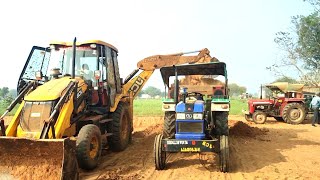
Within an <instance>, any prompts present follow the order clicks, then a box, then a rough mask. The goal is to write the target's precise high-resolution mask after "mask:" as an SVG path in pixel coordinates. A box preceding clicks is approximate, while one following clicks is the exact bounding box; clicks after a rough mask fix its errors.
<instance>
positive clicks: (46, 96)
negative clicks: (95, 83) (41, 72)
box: [6, 77, 87, 139]
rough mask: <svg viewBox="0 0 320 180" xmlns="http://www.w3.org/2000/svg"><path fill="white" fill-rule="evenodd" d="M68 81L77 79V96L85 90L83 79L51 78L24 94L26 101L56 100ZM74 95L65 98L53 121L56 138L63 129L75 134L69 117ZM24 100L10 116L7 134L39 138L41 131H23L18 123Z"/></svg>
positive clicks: (72, 107) (63, 131)
mask: <svg viewBox="0 0 320 180" xmlns="http://www.w3.org/2000/svg"><path fill="white" fill-rule="evenodd" d="M70 81H78V89H77V96H78V95H81V94H82V93H83V92H85V91H86V90H87V85H86V84H85V82H84V80H83V79H81V78H76V79H70V77H64V78H60V79H54V80H51V81H49V82H47V83H45V84H43V85H42V86H39V87H37V88H36V89H35V90H34V91H33V92H31V93H30V94H29V95H27V96H26V98H25V99H26V100H27V101H50V100H56V99H57V98H60V97H62V96H63V95H64V93H65V91H64V90H65V89H66V87H67V86H68V84H69V82H70ZM73 98H74V95H73V94H71V95H70V97H69V98H68V99H67V100H68V101H67V102H65V103H64V104H63V105H62V107H61V109H60V113H59V116H58V118H57V120H56V123H55V126H54V127H55V132H56V134H55V136H56V138H57V139H59V138H62V136H63V135H64V133H65V131H66V130H67V129H68V132H67V133H68V135H71V134H72V135H74V134H75V128H71V124H70V119H71V115H72V112H73V109H74V104H73ZM24 104H25V101H22V103H21V105H20V106H19V108H18V110H17V111H16V113H15V116H14V117H13V118H12V121H11V123H10V125H9V126H8V128H7V130H6V134H7V136H14V137H24V138H31V139H39V138H40V134H41V132H25V131H24V130H23V129H22V128H21V126H20V125H19V122H20V115H21V112H22V109H23V107H24ZM83 108H84V105H80V106H79V108H78V109H77V112H80V111H82V110H83ZM44 120H47V119H44ZM52 138H53V136H52V132H51V131H50V132H49V139H52Z"/></svg>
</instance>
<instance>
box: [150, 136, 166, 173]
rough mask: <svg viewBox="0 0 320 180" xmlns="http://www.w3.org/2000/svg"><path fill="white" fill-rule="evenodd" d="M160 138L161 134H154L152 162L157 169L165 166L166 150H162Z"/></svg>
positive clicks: (161, 137)
mask: <svg viewBox="0 0 320 180" xmlns="http://www.w3.org/2000/svg"><path fill="white" fill-rule="evenodd" d="M162 139H163V135H162V134H158V135H156V137H155V139H154V145H153V152H154V164H155V168H156V169H157V170H163V169H164V168H165V167H166V152H165V151H162Z"/></svg>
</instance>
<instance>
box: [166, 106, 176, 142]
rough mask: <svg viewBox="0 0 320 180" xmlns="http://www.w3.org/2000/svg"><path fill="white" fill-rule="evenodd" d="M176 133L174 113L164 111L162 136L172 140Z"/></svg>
mask: <svg viewBox="0 0 320 180" xmlns="http://www.w3.org/2000/svg"><path fill="white" fill-rule="evenodd" d="M175 133H176V117H175V112H174V111H166V112H165V114H164V124H163V136H164V138H169V139H173V138H174V135H175Z"/></svg>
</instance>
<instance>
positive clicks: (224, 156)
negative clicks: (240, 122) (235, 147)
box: [219, 135, 229, 173]
mask: <svg viewBox="0 0 320 180" xmlns="http://www.w3.org/2000/svg"><path fill="white" fill-rule="evenodd" d="M219 139H220V153H219V161H220V171H221V172H224V173H225V172H229V138H228V136H225V135H223V136H220V138H219Z"/></svg>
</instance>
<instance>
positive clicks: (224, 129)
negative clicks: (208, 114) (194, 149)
mask: <svg viewBox="0 0 320 180" xmlns="http://www.w3.org/2000/svg"><path fill="white" fill-rule="evenodd" d="M228 113H229V112H225V111H222V112H215V113H214V114H215V134H216V135H218V136H222V135H229V127H228Z"/></svg>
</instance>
